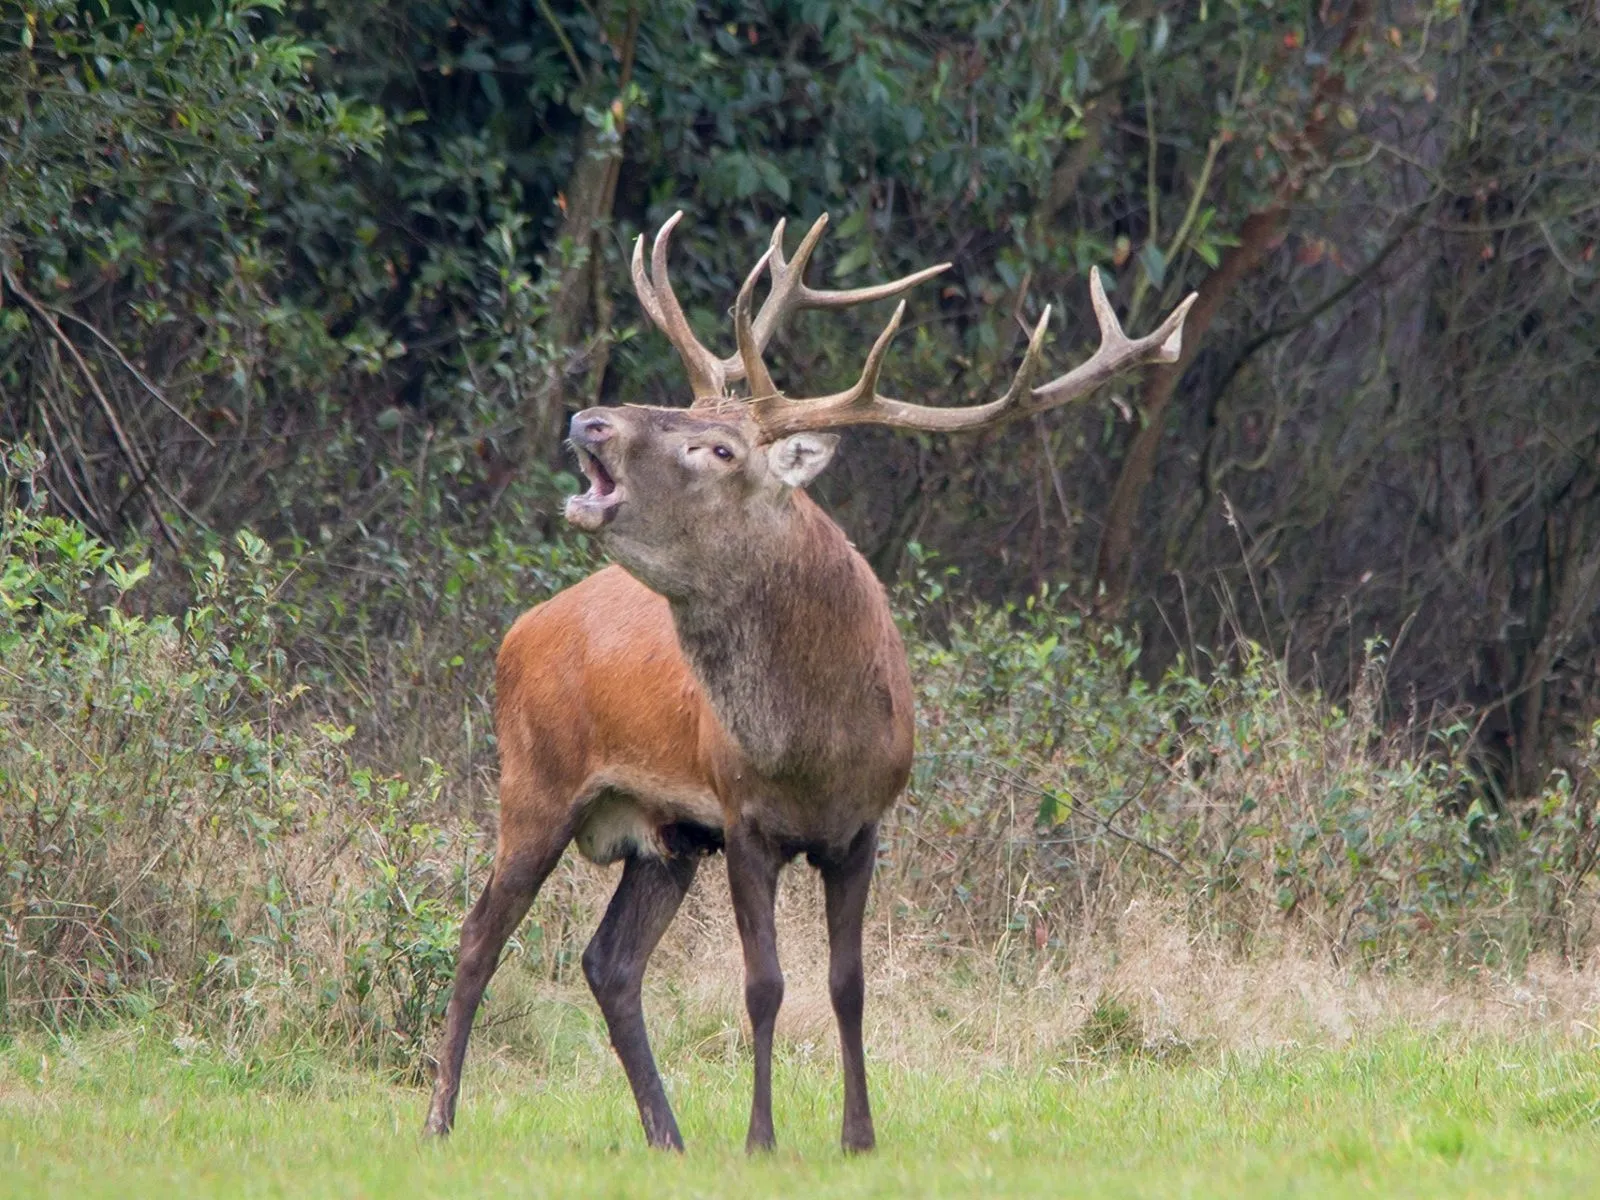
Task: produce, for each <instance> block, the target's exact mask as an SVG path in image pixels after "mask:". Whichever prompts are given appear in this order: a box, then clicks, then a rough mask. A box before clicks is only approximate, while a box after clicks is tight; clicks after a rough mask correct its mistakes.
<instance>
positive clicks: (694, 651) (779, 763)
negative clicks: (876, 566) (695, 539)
mask: <svg viewBox="0 0 1600 1200" xmlns="http://www.w3.org/2000/svg"><path fill="white" fill-rule="evenodd" d="M791 506H792V507H791V510H790V512H789V513H788V514H786V517H787V519H786V520H784V521H781V522H779V523H778V527H777V530H776V533H775V536H774V537H773V538H772V539H771V541H770V542H764V543H763V545H762V546H761V547H760V550H759V553H758V554H755V555H745V556H743V558H744V562H745V564H746V567H745V570H743V571H737V572H734V573H732V574H730V575H729V576H725V577H724V578H723V579H722V581H721V582H723V583H725V584H726V587H724V588H723V589H722V590H719V591H717V592H715V593H708V594H705V595H698V596H694V597H690V598H684V599H676V600H673V601H672V602H671V604H672V618H673V623H674V624H675V626H676V628H677V633H678V642H679V644H680V646H681V647H682V648H683V652H684V657H685V658H686V659H687V660H688V662H689V666H690V668H691V669H692V670H693V671H694V674H695V676H696V678H697V679H698V680H699V681H700V684H701V686H702V687H703V688H705V691H706V696H707V699H708V700H709V701H710V702H711V706H712V708H713V709H714V710H715V712H716V714H717V717H718V719H719V720H720V721H721V722H722V724H723V727H724V728H725V729H727V730H728V732H730V733H731V734H733V736H734V737H735V739H737V741H738V742H739V745H740V748H741V749H742V750H743V751H744V753H745V756H746V757H747V758H748V759H749V760H750V761H751V763H752V765H753V766H755V767H756V769H757V770H760V771H761V772H763V773H764V774H768V775H773V776H777V775H790V774H797V773H801V772H806V771H816V770H826V768H827V766H828V765H829V763H828V760H829V759H831V758H833V757H834V756H835V750H834V748H835V747H837V746H838V744H839V741H838V732H839V730H840V729H841V727H843V728H845V729H848V728H850V727H851V726H854V727H856V728H860V727H861V724H862V722H860V721H858V720H852V714H853V713H855V712H856V711H857V706H859V705H860V704H863V703H867V704H873V703H875V704H878V705H880V706H881V704H882V700H881V699H878V698H877V697H880V696H881V694H882V692H883V684H882V681H881V680H879V679H878V678H877V676H878V675H879V674H880V662H879V655H877V654H876V653H874V651H873V646H874V645H875V644H878V643H879V642H880V641H881V636H882V633H881V631H882V628H883V625H884V624H885V623H886V622H887V623H889V624H890V625H891V626H892V620H891V618H890V616H889V612H888V606H887V603H886V602H885V599H884V596H883V591H882V588H881V587H880V586H879V584H878V582H877V580H876V579H875V578H874V577H873V576H872V574H871V572H870V570H868V569H867V567H866V564H865V563H864V562H862V561H861V560H860V557H859V555H857V554H856V552H855V550H854V549H853V548H852V547H851V546H850V543H849V541H848V540H847V539H846V538H845V536H844V532H843V531H842V530H841V529H840V528H839V527H838V526H837V525H835V524H834V523H833V522H832V521H831V520H829V519H828V517H827V516H826V515H825V514H824V513H823V512H822V510H821V509H819V508H818V507H817V506H816V504H815V503H814V502H813V501H812V500H811V499H810V498H809V497H807V496H806V495H805V494H804V493H801V492H797V493H795V495H794V497H793V499H792V501H791ZM750 563H759V564H760V565H759V566H757V567H755V568H754V569H751V568H750V567H749V565H748V564H750ZM863 667H865V668H866V669H863ZM880 719H881V718H880Z"/></svg>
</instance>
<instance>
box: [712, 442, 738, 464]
mask: <svg viewBox="0 0 1600 1200" xmlns="http://www.w3.org/2000/svg"><path fill="white" fill-rule="evenodd" d="M711 453H713V454H715V455H716V456H717V457H718V458H720V459H721V460H722V461H723V462H732V461H733V451H732V450H729V449H728V448H727V447H726V446H713V447H711Z"/></svg>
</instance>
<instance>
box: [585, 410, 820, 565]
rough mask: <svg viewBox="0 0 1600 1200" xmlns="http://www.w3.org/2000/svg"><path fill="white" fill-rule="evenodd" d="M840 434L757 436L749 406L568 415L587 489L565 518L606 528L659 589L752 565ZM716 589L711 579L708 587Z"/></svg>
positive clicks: (620, 557) (613, 546) (613, 545)
mask: <svg viewBox="0 0 1600 1200" xmlns="http://www.w3.org/2000/svg"><path fill="white" fill-rule="evenodd" d="M837 442H838V437H837V436H836V435H834V434H828V433H794V434H790V435H789V436H787V437H781V438H778V439H776V440H767V439H765V438H764V437H763V435H762V431H761V428H760V427H759V426H758V425H757V424H756V423H755V422H754V421H753V420H751V418H750V416H749V414H748V413H746V412H744V411H742V410H741V409H739V408H737V407H732V406H730V407H729V409H728V411H727V412H725V413H723V414H721V415H718V414H716V413H715V412H706V411H703V410H699V409H692V408H647V407H644V406H641V405H625V406H621V407H617V408H591V409H587V410H585V411H584V412H581V413H579V414H578V415H577V416H575V417H573V418H572V435H571V445H572V448H573V450H574V451H575V452H576V453H577V456H578V463H579V465H580V466H581V467H582V468H583V473H584V475H585V476H586V477H587V478H588V480H589V490H588V491H586V492H584V493H582V494H581V495H577V496H573V497H572V498H571V499H570V500H568V501H567V520H568V521H569V522H571V523H572V524H573V525H576V526H577V527H578V528H579V529H584V530H589V531H591V532H601V533H602V535H603V541H604V544H605V547H606V550H607V552H608V553H609V554H610V555H611V556H612V557H613V558H614V559H616V560H617V561H618V562H620V563H621V564H622V565H623V566H625V567H627V568H628V569H629V570H630V571H632V572H633V573H634V574H635V575H636V576H638V577H639V578H640V579H641V580H642V581H643V582H644V583H646V584H647V585H649V586H650V587H652V588H654V589H655V590H656V591H658V592H661V593H662V594H664V595H669V596H670V595H678V594H681V593H682V592H684V591H686V590H692V589H693V588H694V587H695V586H696V578H697V576H698V573H699V572H702V571H706V570H710V571H712V572H714V573H717V574H724V575H725V574H726V572H727V571H728V570H730V569H732V566H733V564H737V563H739V562H754V561H757V560H758V559H759V558H760V557H761V554H760V543H761V542H762V541H763V540H765V539H766V538H768V537H770V536H771V535H772V533H773V532H774V531H775V530H777V529H778V528H779V527H780V526H781V523H782V521H783V517H784V513H785V509H786V507H787V505H788V503H789V500H790V497H791V494H792V493H793V492H794V489H796V488H800V487H804V486H805V485H806V484H808V483H810V482H811V481H812V480H813V479H815V478H816V477H817V475H818V474H819V473H820V472H821V471H822V469H823V468H824V467H825V466H827V465H828V460H829V459H830V458H832V457H833V449H834V446H835V445H836V444H837ZM713 586H714V585H713Z"/></svg>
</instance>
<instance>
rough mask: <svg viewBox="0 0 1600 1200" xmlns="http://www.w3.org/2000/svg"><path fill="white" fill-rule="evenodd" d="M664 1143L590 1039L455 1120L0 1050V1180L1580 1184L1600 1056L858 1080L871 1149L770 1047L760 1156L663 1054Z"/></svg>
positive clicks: (1368, 1048) (1132, 1189)
mask: <svg viewBox="0 0 1600 1200" xmlns="http://www.w3.org/2000/svg"><path fill="white" fill-rule="evenodd" d="M668 1067H669V1071H668V1088H669V1090H670V1092H671V1094H672V1096H673V1098H674V1101H675V1103H676V1105H677V1108H678V1113H679V1118H680V1121H681V1123H682V1125H683V1131H684V1135H685V1137H686V1139H687V1140H688V1143H689V1147H690V1150H689V1154H688V1155H687V1156H686V1157H683V1158H678V1157H675V1156H665V1155H656V1154H650V1153H648V1152H646V1151H645V1150H643V1149H642V1147H641V1139H640V1136H639V1131H638V1126H637V1121H636V1118H635V1116H634V1112H633V1106H632V1102H631V1100H630V1098H629V1096H628V1094H627V1091H626V1087H625V1085H624V1084H623V1081H622V1078H621V1072H620V1070H618V1069H616V1068H615V1067H614V1066H612V1065H608V1064H607V1063H605V1061H604V1060H603V1059H602V1058H601V1057H600V1056H599V1054H598V1051H593V1052H587V1053H583V1054H579V1055H578V1056H577V1057H576V1058H575V1059H574V1060H572V1061H571V1062H570V1063H568V1064H567V1066H566V1067H564V1068H561V1069H559V1070H558V1071H557V1072H556V1073H555V1074H553V1075H546V1076H545V1077H543V1078H533V1077H531V1073H527V1074H525V1073H524V1072H523V1071H522V1070H520V1069H519V1068H518V1067H517V1065H516V1064H515V1063H514V1062H511V1061H508V1060H505V1059H503V1058H501V1059H496V1060H491V1061H487V1062H486V1061H482V1060H480V1061H478V1062H477V1063H475V1064H471V1069H469V1074H468V1081H467V1091H466V1093H465V1094H464V1096H463V1101H462V1107H461V1113H460V1122H459V1128H458V1132H457V1134H456V1136H455V1137H454V1138H453V1139H452V1140H451V1141H450V1142H449V1143H448V1144H444V1145H434V1144H425V1143H422V1142H420V1141H419V1139H418V1138H417V1136H416V1129H417V1126H418V1124H419V1122H420V1121H421V1118H422V1112H423V1106H424V1100H425V1097H424V1095H423V1093H421V1092H420V1091H417V1090H414V1089H407V1088H400V1087H395V1086H392V1085H389V1084H386V1083H384V1082H382V1081H381V1080H379V1079H378V1078H377V1077H375V1076H373V1075H370V1074H364V1073H359V1072H351V1071H348V1070H342V1069H339V1068H336V1067H334V1066H332V1065H330V1064H329V1063H328V1062H327V1061H325V1060H322V1059H319V1058H316V1057H313V1056H307V1055H298V1054H293V1053H290V1054H285V1055H284V1056H282V1057H280V1058H277V1059H267V1060H253V1061H247V1062H242V1063H229V1062H226V1061H223V1060H221V1059H218V1058H208V1057H190V1058H187V1059H186V1058H184V1057H182V1056H181V1055H180V1054H179V1053H178V1052H177V1051H176V1050H174V1049H173V1048H172V1047H171V1046H170V1045H167V1044H166V1043H164V1042H161V1041H158V1040H156V1039H155V1038H154V1037H153V1036H149V1035H144V1036H139V1035H134V1034H128V1033H118V1034H109V1035H103V1036H100V1037H97V1038H88V1039H80V1040H77V1041H73V1042H44V1041H39V1040H32V1041H24V1042H22V1043H19V1044H16V1045H13V1046H12V1047H10V1048H9V1049H7V1050H5V1051H3V1052H0V1195H8V1196H10V1195H16V1196H29V1195H74V1196H97V1195H104V1196H119V1197H122V1196H129V1195H134V1196H172V1197H177V1196H185V1197H187V1196H203V1195H228V1196H234V1195H238V1196H340V1197H347V1196H374V1197H376V1196H407V1197H409V1196H417V1195H440V1196H443V1195H450V1196H456V1197H459V1196H493V1195H502V1194H504V1195H516V1196H528V1195H534V1196H548V1195H573V1196H585V1197H593V1196H610V1195H614V1196H622V1195H649V1196H651V1197H656V1196H680V1195H681V1196H724V1195H726V1196H737V1197H741V1198H748V1197H754V1196H762V1195H778V1194H793V1195H805V1196H808V1197H809V1196H833V1195H838V1196H876V1195H949V1196H972V1195H985V1196H987V1195H1051V1196H1101V1195H1106V1196H1113V1195H1114V1196H1152V1197H1154V1196H1160V1197H1173V1196H1210V1195H1216V1196H1237V1195H1246V1194H1248V1195H1251V1196H1258V1195H1277V1196H1318V1197H1321V1196H1338V1195H1347V1194H1351V1195H1354V1194H1360V1195H1384V1196H1433V1195H1438V1196H1446V1195H1448V1196H1450V1197H1453V1198H1454V1197H1462V1196H1495V1197H1506V1196H1589V1195H1594V1194H1595V1192H1596V1189H1597V1187H1600V1184H1597V1182H1596V1181H1597V1180H1600V1053H1597V1052H1595V1051H1593V1050H1589V1049H1581V1048H1578V1047H1576V1046H1573V1045H1571V1044H1566V1043H1562V1042H1559V1041H1555V1040H1552V1039H1549V1038H1545V1037H1530V1038H1528V1039H1526V1040H1522V1041H1515V1042H1513V1041H1503V1040H1491V1039H1484V1038H1476V1039H1473V1038H1467V1037H1465V1036H1447V1035H1426V1036H1422V1035H1416V1034H1393V1035H1389V1036H1386V1037H1384V1038H1381V1039H1378V1040H1376V1041H1370V1042H1365V1043H1361V1044H1356V1045H1352V1046H1349V1047H1346V1048H1343V1049H1297V1050H1289V1051H1278V1052H1272V1053H1268V1054H1264V1055H1251V1056H1240V1055H1224V1056H1214V1057H1212V1058H1211V1059H1210V1061H1206V1060H1205V1059H1204V1058H1202V1057H1194V1058H1190V1059H1189V1060H1188V1061H1184V1062H1178V1063H1174V1064H1161V1063H1155V1062H1150V1061H1146V1060H1142V1059H1138V1058H1134V1059H1125V1060H1121V1061H1115V1062H1111V1063H1104V1064H1089V1065H1082V1064H1080V1065H1075V1066H1067V1067H1060V1066H1056V1067H1052V1068H1049V1069H1040V1070H1037V1071H1033V1072H1028V1073H1015V1072H999V1073H981V1072H978V1071H976V1070H974V1069H972V1068H971V1067H969V1066H966V1065H964V1064H963V1062H962V1061H961V1060H959V1059H957V1060H954V1061H951V1062H948V1063H942V1064H937V1065H934V1064H929V1065H925V1066H922V1067H908V1066H880V1067H878V1068H877V1069H876V1070H875V1071H874V1074H873V1089H874V1095H875V1099H876V1102H877V1111H878V1138H879V1144H880V1150H879V1152H878V1153H877V1154H875V1155H872V1156H868V1157H864V1158H859V1159H846V1158H844V1157H843V1156H842V1155H841V1154H840V1152H839V1151H838V1149H837V1146H836V1141H835V1139H836V1136H837V1122H838V1119H839V1100H838V1094H837V1093H838V1080H837V1072H836V1070H835V1069H834V1068H833V1066H832V1063H831V1061H829V1059H828V1057H827V1056H824V1055H821V1054H818V1055H816V1056H815V1058H814V1059H808V1058H806V1057H805V1056H803V1055H796V1054H790V1055H787V1056H785V1057H784V1058H783V1059H782V1060H781V1061H780V1064H779V1070H778V1074H777V1080H776V1094H777V1100H778V1105H777V1120H778V1131H779V1141H780V1149H779V1150H778V1152H777V1153H776V1154H775V1155H773V1156H771V1157H770V1158H765V1159H759V1160H755V1161H751V1160H747V1159H746V1158H745V1156H744V1154H743V1153H742V1150H741V1149H740V1147H741V1145H742V1141H743V1133H744V1119H745V1114H746V1108H745V1106H746V1104H747V1101H748V1081H747V1075H746V1072H745V1070H744V1069H743V1068H742V1067H741V1066H739V1065H730V1064H727V1063H724V1062H717V1061H707V1060H704V1059H697V1058H693V1057H689V1056H677V1057H675V1058H674V1060H673V1061H670V1062H669V1063H668Z"/></svg>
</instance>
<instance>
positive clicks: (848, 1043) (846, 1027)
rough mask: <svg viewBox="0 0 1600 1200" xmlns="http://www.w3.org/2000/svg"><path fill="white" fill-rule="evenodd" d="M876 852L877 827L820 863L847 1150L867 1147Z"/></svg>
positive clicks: (871, 1136)
mask: <svg viewBox="0 0 1600 1200" xmlns="http://www.w3.org/2000/svg"><path fill="white" fill-rule="evenodd" d="M877 855H878V826H877V823H876V822H874V823H873V824H871V825H868V826H866V827H865V828H863V829H862V830H861V832H860V833H858V834H857V835H856V837H855V840H854V841H853V842H851V843H850V848H849V849H848V850H846V851H845V852H844V854H843V855H842V856H841V857H840V858H837V859H829V860H824V861H823V862H822V863H821V864H820V867H821V870H822V886H823V892H824V895H825V896H826V899H827V908H828V992H829V994H830V996H831V997H832V999H833V1014H834V1016H835V1017H836V1018H837V1019H838V1021H839V1050H840V1056H841V1058H842V1060H843V1066H844V1130H843V1133H842V1135H841V1138H840V1141H841V1142H842V1144H843V1146H844V1149H845V1152H846V1153H854V1152H857V1151H862V1150H871V1149H872V1148H873V1146H874V1145H875V1144H876V1138H875V1136H874V1134H873V1132H872V1105H871V1104H870V1102H869V1101H868V1100H867V1063H866V1055H865V1052H864V1051H863V1049H862V1046H861V1013H862V1009H863V1008H864V1006H865V1004H866V994H867V983H866V975H865V973H864V971H863V969H862V966H861V927H862V924H863V922H864V921H865V919H866V911H867V891H868V889H869V888H870V887H871V885H872V867H873V863H874V862H875V861H876V860H877Z"/></svg>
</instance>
